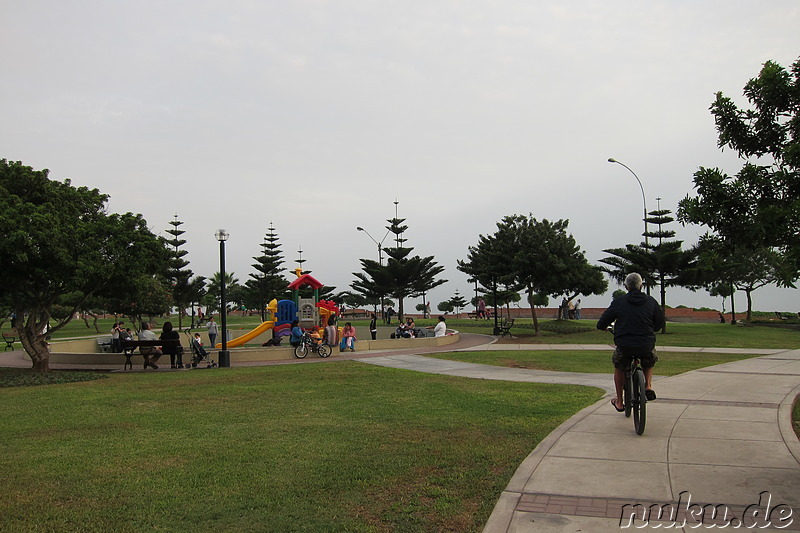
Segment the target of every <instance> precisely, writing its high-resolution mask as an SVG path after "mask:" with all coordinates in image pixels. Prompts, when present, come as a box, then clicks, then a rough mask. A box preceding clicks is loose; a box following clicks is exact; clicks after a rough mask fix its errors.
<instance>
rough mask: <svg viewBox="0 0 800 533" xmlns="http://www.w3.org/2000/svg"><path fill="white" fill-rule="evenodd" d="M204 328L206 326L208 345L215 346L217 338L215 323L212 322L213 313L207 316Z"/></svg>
mask: <svg viewBox="0 0 800 533" xmlns="http://www.w3.org/2000/svg"><path fill="white" fill-rule="evenodd" d="M206 328H208V345H209V347H211V348H214V346H216V340H217V323H216V322H214V315H211V316H210V317H209V318H208V323H206Z"/></svg>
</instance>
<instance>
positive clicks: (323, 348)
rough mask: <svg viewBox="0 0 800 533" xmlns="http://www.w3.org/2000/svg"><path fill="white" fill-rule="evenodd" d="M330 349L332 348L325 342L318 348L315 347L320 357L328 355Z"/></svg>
mask: <svg viewBox="0 0 800 533" xmlns="http://www.w3.org/2000/svg"><path fill="white" fill-rule="evenodd" d="M332 351H333V350H331V347H330V346H328V345H327V344H320V345H319V348H318V349H317V352H318V353H319V356H320V357H328V356H329V355H330V354H331V352H332Z"/></svg>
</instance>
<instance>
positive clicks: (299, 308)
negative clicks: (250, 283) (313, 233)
mask: <svg viewBox="0 0 800 533" xmlns="http://www.w3.org/2000/svg"><path fill="white" fill-rule="evenodd" d="M294 272H295V275H296V276H297V279H295V280H294V281H292V282H291V283H290V284H289V289H291V291H292V299H291V300H280V301H278V300H272V301H271V302H270V303H269V304H268V305H267V308H266V311H267V317H266V318H267V320H265V321H264V322H262V323H261V324H259V325H258V326H257V327H256V328H255V329H253V330H251V331H248V332H247V333H245V334H244V335H241V336H239V337H236V338H235V339H231V340H229V341H228V342H227V345H228V348H235V347H237V346H243V345H244V344H245V343H247V342H249V341H251V340H253V339H255V338H256V337H258V336H259V335H262V334H264V333H266V332H267V331H272V338H273V339H276V340H279V339H280V338H281V337H285V336H288V335H290V334H291V328H292V322H293V321H294V320H299V321H300V327H301V328H302V329H303V330H306V331H311V332H312V333H316V334H317V335H320V336H321V335H322V333H323V331H324V330H325V327H326V326H327V325H328V322H329V321H330V320H331V318H332V317H336V316H338V315H339V306H338V305H336V303H335V302H332V301H329V300H320V299H319V290H320V289H321V288H322V287H324V285H323V284H322V283H320V282H319V281H318V280H317V279H316V278H314V277H313V276H311V275H310V274H303V273H302V269H300V268H296V269H295V271H294ZM304 287H310V288H311V289H312V290H313V291H314V292H313V296H312V297H311V298H300V289H302V288H304ZM223 334H224V333H223ZM215 347H216V348H222V343H221V342H218V343H217V344H216V346H215Z"/></svg>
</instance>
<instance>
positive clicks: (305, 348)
mask: <svg viewBox="0 0 800 533" xmlns="http://www.w3.org/2000/svg"><path fill="white" fill-rule="evenodd" d="M309 351H310V352H313V353H315V354H318V355H319V356H320V357H322V358H326V357H328V356H330V355H331V353H332V352H333V350H332V349H331V347H330V346H328V345H327V344H325V343H324V342H322V339H320V338H318V337H312V336H311V334H310V333H309V332H308V331H304V332H303V336H302V337H300V344H298V345H297V346H295V347H294V356H295V357H297V358H298V359H303V358H304V357H305V356H307V355H308V352H309Z"/></svg>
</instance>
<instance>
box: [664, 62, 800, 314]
mask: <svg viewBox="0 0 800 533" xmlns="http://www.w3.org/2000/svg"><path fill="white" fill-rule="evenodd" d="M744 95H745V97H746V98H747V100H748V101H749V102H750V104H751V105H752V106H753V107H752V109H746V110H742V109H739V108H738V107H737V105H736V104H735V103H734V102H733V101H732V100H731V99H730V98H728V97H725V96H723V94H722V93H721V92H719V93H717V95H716V99H715V101H714V103H713V104H712V105H711V113H712V114H713V115H714V120H715V122H716V128H717V132H718V139H719V140H718V145H719V147H720V148H724V147H729V148H731V149H733V150H734V151H736V152H737V153H738V154H739V156H740V157H741V158H742V159H745V163H744V166H743V167H742V168H741V170H739V172H738V173H737V174H736V175H735V176H729V175H728V174H726V173H724V172H723V171H722V170H720V169H717V168H714V169H711V168H704V167H701V168H700V169H699V170H698V171H697V172H695V174H694V187H695V190H696V192H697V195H696V196H693V197H690V196H687V197H686V198H684V199H683V200H681V202H680V204H679V208H678V219H679V220H680V221H681V222H684V223H693V224H701V225H704V226H707V227H708V228H710V229H711V231H712V232H713V233H711V234H709V235H707V236H706V240H707V241H717V242H716V243H713V242H711V243H710V247H711V249H712V250H715V251H717V252H719V255H720V256H722V255H727V256H728V257H727V260H724V261H722V263H724V264H727V265H730V267H731V268H730V269H729V270H728V271H727V272H725V273H724V275H726V276H731V277H730V278H729V281H731V282H734V284H737V285H739V286H742V285H743V286H751V287H755V286H756V285H751V284H750V282H749V281H747V280H752V279H754V278H760V279H768V278H770V277H774V276H777V279H776V280H775V282H776V283H777V284H778V285H781V286H785V287H794V282H795V281H796V280H797V279H798V275H799V273H800V60H798V61H796V62H795V63H794V64H793V65H792V68H791V72H787V71H786V69H784V68H783V67H781V66H780V65H779V64H777V63H774V62H772V61H767V62H766V63H765V64H764V66H763V68H762V69H761V72H760V73H759V75H758V77H757V78H753V79H751V80H750V81H749V82H748V83H747V84H746V85H745V87H744ZM707 244H708V243H707ZM775 252H777V253H779V254H780V255H781V256H782V260H781V261H779V262H778V263H779V268H778V269H777V270H775V269H774V268H773V267H774V263H773V261H771V260H770V265H771V266H767V265H766V263H762V265H764V266H765V269H766V270H764V271H762V272H761V273H760V274H759V273H757V272H752V267H753V266H754V265H753V264H752V262H751V261H749V259H748V258H753V257H761V258H767V257H772V258H774V255H773V253H775ZM723 259H724V258H723ZM735 263H743V264H740V265H739V266H735ZM747 265H749V266H747ZM740 267H744V268H743V269H742V270H740ZM767 270H769V271H767ZM743 271H750V272H749V273H748V274H747V275H745V274H743ZM719 274H720V278H722V275H723V273H722V272H720V273H719ZM733 277H740V278H741V279H739V280H738V282H739V283H736V282H737V280H735V279H733ZM722 279H724V278H722ZM748 305H749V302H748Z"/></svg>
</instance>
